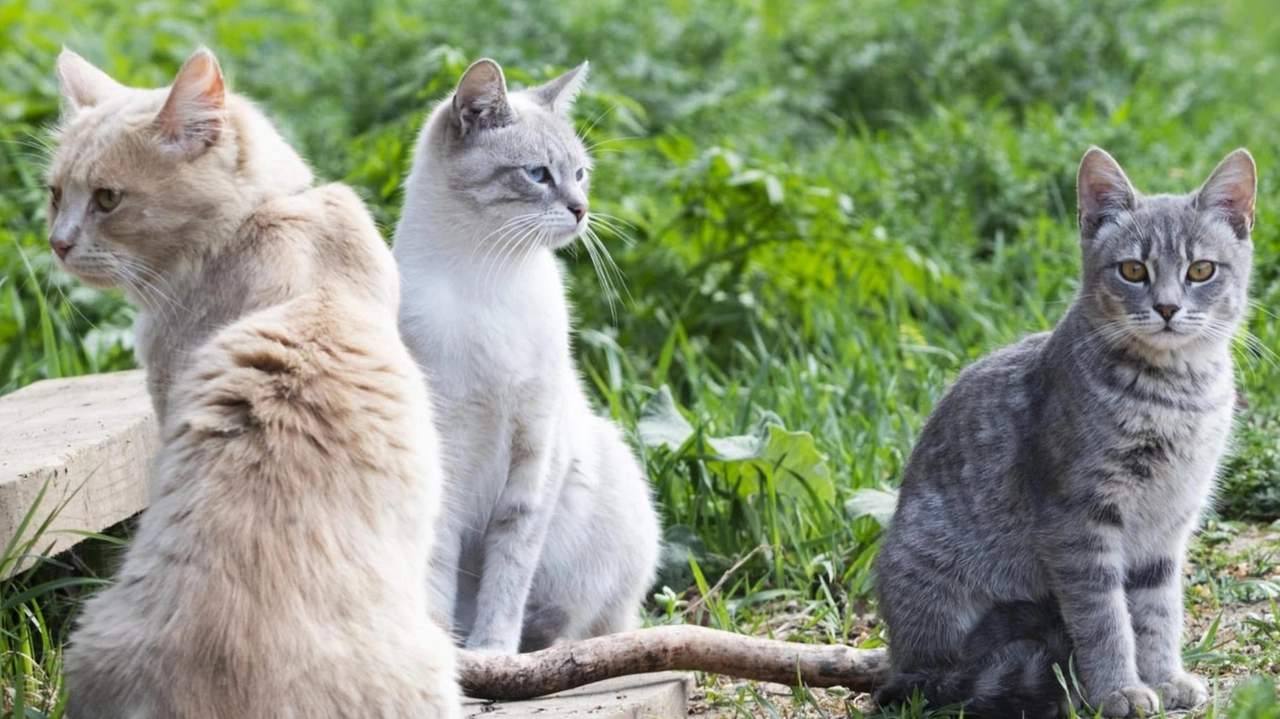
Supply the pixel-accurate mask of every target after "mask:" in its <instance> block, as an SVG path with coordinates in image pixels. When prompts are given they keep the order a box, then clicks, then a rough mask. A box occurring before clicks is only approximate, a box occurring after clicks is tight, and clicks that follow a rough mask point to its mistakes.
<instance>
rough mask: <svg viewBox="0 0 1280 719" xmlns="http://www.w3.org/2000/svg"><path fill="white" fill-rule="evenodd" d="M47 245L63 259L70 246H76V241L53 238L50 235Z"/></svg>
mask: <svg viewBox="0 0 1280 719" xmlns="http://www.w3.org/2000/svg"><path fill="white" fill-rule="evenodd" d="M49 246H50V247H52V248H53V251H54V252H56V253H58V257H61V258H62V259H64V260H65V259H66V258H67V253H68V252H70V251H71V248H73V247H75V246H76V243H74V242H71V241H69V240H55V239H53V238H52V237H51V238H49Z"/></svg>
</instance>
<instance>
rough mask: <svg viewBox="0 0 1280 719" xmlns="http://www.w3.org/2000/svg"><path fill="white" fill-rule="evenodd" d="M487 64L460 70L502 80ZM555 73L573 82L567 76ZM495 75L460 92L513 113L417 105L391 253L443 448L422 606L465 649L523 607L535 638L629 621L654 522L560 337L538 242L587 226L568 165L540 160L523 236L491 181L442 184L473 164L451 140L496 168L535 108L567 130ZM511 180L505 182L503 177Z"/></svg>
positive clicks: (643, 488) (654, 539)
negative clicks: (441, 494) (493, 199)
mask: <svg viewBox="0 0 1280 719" xmlns="http://www.w3.org/2000/svg"><path fill="white" fill-rule="evenodd" d="M488 62H489V61H481V62H479V63H477V64H476V65H475V66H473V69H475V68H481V69H482V70H483V73H482V76H481V80H490V79H491V78H493V77H495V76H496V77H497V78H498V80H497V82H500V81H501V80H500V78H501V73H494V72H493V70H492V67H490V66H489V65H488V64H487V63H488ZM575 72H578V71H575ZM469 76H470V73H469ZM472 81H474V79H473V80H472ZM490 81H491V80H490ZM468 82H469V81H468V80H466V79H464V81H463V83H464V84H467V83H468ZM554 82H556V81H552V83H554ZM552 83H548V85H551V84H552ZM562 86H563V87H565V88H566V89H567V90H569V91H573V90H576V83H574V82H564V83H562ZM500 89H501V91H500V92H499V91H497V89H495V91H493V92H488V93H486V92H477V93H474V94H477V95H481V96H484V97H494V98H498V99H497V100H496V102H502V103H509V105H507V106H504V107H502V108H498V109H499V110H501V111H502V112H509V113H511V115H510V116H512V117H516V118H519V119H517V120H516V123H517V124H518V127H515V128H512V127H505V128H499V129H483V128H481V129H475V128H465V127H464V128H462V129H461V130H458V129H456V128H455V124H456V123H458V122H461V120H460V119H459V118H460V115H459V111H458V110H457V105H456V104H455V103H454V102H453V98H450V99H449V100H447V101H446V102H444V103H442V104H441V105H440V106H439V107H438V108H437V109H436V110H435V112H434V113H432V115H431V116H430V118H429V119H428V121H427V123H426V125H425V126H424V128H423V131H422V135H421V138H420V140H419V143H418V148H417V152H416V155H415V159H414V165H413V171H412V173H411V175H410V177H409V179H408V181H407V183H406V186H405V206H404V211H403V215H402V219H401V222H400V225H399V227H398V228H397V231H396V242H395V248H394V254H395V257H396V261H397V262H398V264H399V266H400V270H401V273H402V276H403V283H402V286H403V299H402V303H401V333H402V335H403V337H404V339H405V342H406V344H407V345H408V346H409V348H410V351H411V352H412V353H413V354H414V356H415V357H416V358H417V360H418V361H419V363H420V364H421V365H422V367H423V368H424V370H425V371H426V373H427V375H428V377H429V380H430V382H431V385H432V390H433V394H434V396H435V398H436V400H437V403H438V408H439V422H438V424H439V428H440V431H441V434H442V436H443V438H444V442H445V445H446V452H447V455H448V456H449V457H450V458H451V462H450V464H449V469H450V472H449V474H450V481H449V483H448V484H447V486H446V509H445V514H446V517H445V518H444V522H443V523H442V526H441V530H440V537H439V542H438V544H437V553H436V557H435V560H434V562H433V575H434V583H433V584H434V586H433V588H434V590H435V592H436V594H437V595H438V596H437V607H438V611H439V612H440V613H441V614H442V615H444V616H447V617H451V618H452V620H453V624H454V627H455V629H456V630H457V631H458V632H459V633H460V635H462V637H464V638H465V644H466V646H467V647H469V648H473V649H480V650H489V651H503V652H513V651H516V650H517V649H518V648H519V647H520V645H521V633H522V629H524V630H527V629H529V627H526V619H527V620H528V622H529V623H532V624H535V625H536V624H537V623H538V621H539V620H538V616H539V612H540V611H541V612H547V611H549V612H550V614H551V615H554V614H556V613H558V612H563V613H564V616H563V617H562V618H563V620H564V622H563V625H562V626H556V627H555V628H554V629H553V630H551V631H550V633H551V635H552V636H549V637H546V639H547V640H564V639H576V638H582V637H587V636H594V635H597V634H602V633H607V632H611V631H617V630H621V629H626V628H629V627H631V626H632V625H634V623H635V622H636V619H637V609H638V606H639V604H640V601H641V599H642V597H643V593H644V591H645V590H646V589H647V588H648V586H649V584H650V583H651V582H652V579H653V574H654V569H655V565H656V561H657V554H658V543H659V534H658V533H659V529H658V522H657V517H656V513H655V511H654V509H653V506H652V500H651V498H650V492H649V486H648V482H647V480H646V478H645V477H644V476H643V474H642V472H641V470H640V467H639V466H638V464H637V463H636V460H635V459H634V457H632V455H631V453H630V450H629V449H628V448H627V446H626V444H625V443H624V442H623V440H622V438H621V436H620V433H619V431H618V429H617V427H615V426H614V425H613V423H612V422H610V421H608V420H605V419H602V418H599V417H597V416H596V415H595V414H594V413H593V412H592V410H591V407H590V404H589V402H588V400H587V398H586V395H585V394H584V392H583V389H582V386H581V382H580V380H579V378H578V376H577V371H576V369H575V367H574V363H573V359H572V357H571V353H570V341H569V333H570V320H569V311H568V307H567V304H566V301H565V296H564V286H563V282H562V278H561V276H560V271H559V268H558V266H557V264H556V260H555V258H554V256H553V254H552V248H553V247H555V246H558V245H561V244H564V243H567V242H569V241H571V240H572V238H573V237H574V236H575V235H576V233H577V232H578V231H580V229H581V227H582V226H584V224H585V221H583V222H579V221H577V220H575V219H574V218H573V215H572V214H571V213H569V212H568V211H567V210H566V205H565V204H564V203H565V202H581V203H585V200H586V198H585V187H581V188H580V187H578V185H576V184H574V183H573V182H572V177H573V166H572V165H566V167H567V168H568V169H565V170H564V171H563V172H561V171H560V169H561V168H560V167H559V165H557V164H556V163H555V162H552V161H548V162H550V163H551V167H552V171H553V172H554V173H556V176H557V185H556V187H557V188H558V189H557V192H560V193H563V198H565V199H563V201H561V200H548V201H547V204H546V205H545V206H530V207H524V208H523V210H524V211H522V213H521V215H527V219H526V220H525V221H521V220H519V219H518V218H519V217H520V216H521V215H516V216H515V217H516V218H517V219H516V220H515V222H517V223H520V226H521V227H527V228H528V229H526V230H523V231H524V236H525V238H526V241H525V242H524V243H519V242H516V241H514V240H507V239H503V238H505V237H507V236H508V235H507V234H504V231H503V227H504V223H509V222H512V221H513V220H512V217H511V216H503V215H500V214H497V210H496V209H495V207H496V206H497V204H498V203H490V202H488V201H487V198H488V197H489V196H490V194H491V192H496V190H493V189H492V188H486V187H479V188H478V189H474V190H473V191H471V192H470V193H469V194H466V195H465V196H463V194H462V193H460V192H459V191H458V186H459V185H460V184H462V183H463V180H462V179H456V178H460V177H463V176H464V175H467V173H468V172H469V171H471V170H476V168H456V167H451V166H450V162H451V161H452V158H451V157H450V154H451V150H450V149H449V148H450V143H459V144H458V145H457V146H458V147H462V145H461V143H465V142H473V143H474V142H482V143H489V144H488V145H486V146H485V147H486V153H484V154H483V155H482V156H483V157H484V158H485V159H486V161H493V162H495V163H496V164H495V165H494V167H501V163H502V162H503V160H502V159H501V158H502V154H503V152H505V151H506V149H507V145H504V144H503V142H506V143H508V144H509V146H510V151H511V152H519V151H525V150H527V149H528V148H527V147H525V144H526V143H525V142H524V141H523V140H521V139H520V138H521V137H522V135H521V134H520V133H527V132H530V131H531V128H532V127H533V126H534V123H535V122H538V123H541V124H539V125H537V126H538V127H542V128H553V127H555V123H559V124H560V125H562V126H563V127H564V128H565V130H564V131H565V132H568V133H569V135H568V137H569V138H571V139H572V141H573V142H577V138H576V137H574V136H573V135H572V128H571V126H569V125H568V123H567V122H564V121H563V120H562V119H560V118H559V117H558V116H557V115H556V112H557V111H558V110H559V109H560V107H559V106H558V105H557V104H556V103H555V98H554V97H551V98H548V101H549V104H550V105H551V106H550V107H549V106H547V104H548V103H543V102H542V101H541V100H540V97H542V96H538V95H536V94H534V93H535V92H536V91H525V92H522V93H512V94H508V93H506V92H505V87H503V88H500ZM545 94H546V93H544V96H545ZM473 109H474V108H469V109H468V111H469V112H470V111H472V110H473ZM474 110H475V112H476V114H477V115H478V114H479V113H480V110H479V109H474ZM494 116H496V117H503V116H504V115H502V114H500V113H496V114H495V115H494ZM484 133H503V134H502V135H500V136H498V135H495V136H494V137H495V138H497V137H500V138H505V140H504V141H503V142H497V141H493V140H494V138H489V137H482V136H483V134H484ZM532 139H534V140H536V138H532ZM561 139H564V138H561ZM491 141H492V142H491ZM582 154H583V157H585V151H584V152H583V153H582ZM476 171H477V172H478V170H476ZM485 171H486V172H487V171H488V169H487V168H485ZM513 181H515V182H516V183H517V186H518V176H517V177H516V180H513ZM548 192H549V190H548ZM506 204H507V205H510V204H511V203H506ZM528 210H533V211H532V212H530V211H528ZM529 238H533V239H532V240H530V239H529ZM486 243H488V244H486ZM493 243H497V244H496V245H494V244H493ZM509 245H515V247H514V249H511V248H510V247H509ZM526 606H527V607H528V608H529V610H530V612H531V613H529V614H528V616H526ZM544 616H545V615H544ZM552 624H556V622H552ZM534 630H535V631H538V630H537V628H536V627H535V628H534ZM537 643H538V642H535V645H536V644H537ZM526 648H528V646H527V644H526Z"/></svg>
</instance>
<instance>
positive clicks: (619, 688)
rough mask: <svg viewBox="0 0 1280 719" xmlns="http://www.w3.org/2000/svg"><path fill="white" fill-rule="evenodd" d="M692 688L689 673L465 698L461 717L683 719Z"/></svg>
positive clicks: (513, 718) (478, 718) (645, 675)
mask: <svg viewBox="0 0 1280 719" xmlns="http://www.w3.org/2000/svg"><path fill="white" fill-rule="evenodd" d="M692 689H693V675H691V674H682V673H679V672H662V673H660V674H641V675H638V676H634V677H621V678H619V679H610V680H609V681H604V682H598V683H596V684H588V685H587V686H584V687H579V688H578V689H572V690H570V691H567V692H561V693H559V694H552V695H550V696H545V697H541V698H539V699H530V700H528V701H522V702H486V701H481V700H479V699H468V700H467V701H466V705H465V706H464V707H463V716H465V717H468V719H481V718H484V719H488V718H490V717H492V718H494V719H496V718H497V717H501V718H502V719H552V718H553V717H592V718H593V719H684V717H687V716H688V715H689V692H690V691H692Z"/></svg>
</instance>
